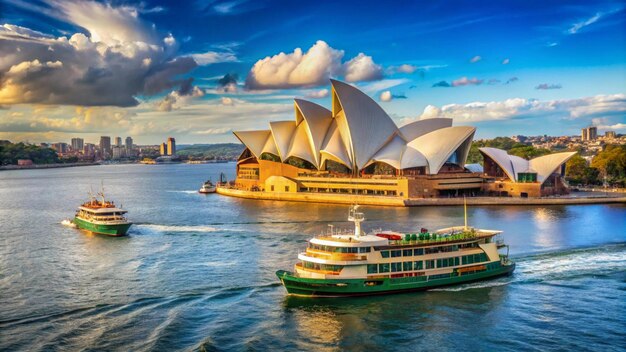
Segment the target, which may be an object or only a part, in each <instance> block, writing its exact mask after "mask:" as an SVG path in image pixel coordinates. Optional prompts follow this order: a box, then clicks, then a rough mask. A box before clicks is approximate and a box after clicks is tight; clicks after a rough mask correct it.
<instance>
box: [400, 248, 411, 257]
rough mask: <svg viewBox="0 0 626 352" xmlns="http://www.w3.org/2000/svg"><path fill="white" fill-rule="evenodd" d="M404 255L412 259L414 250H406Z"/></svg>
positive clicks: (403, 252)
mask: <svg viewBox="0 0 626 352" xmlns="http://www.w3.org/2000/svg"><path fill="white" fill-rule="evenodd" d="M402 255H403V256H405V257H410V256H412V255H413V250H412V249H405V250H403V251H402Z"/></svg>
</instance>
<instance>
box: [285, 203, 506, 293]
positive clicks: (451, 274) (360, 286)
mask: <svg viewBox="0 0 626 352" xmlns="http://www.w3.org/2000/svg"><path fill="white" fill-rule="evenodd" d="M348 220H350V221H353V222H354V224H355V226H354V233H340V232H337V233H336V232H335V231H334V230H333V228H332V227H330V231H329V233H328V234H326V235H322V236H318V237H315V238H312V239H311V240H309V241H308V246H307V248H306V250H305V251H304V252H302V253H300V254H299V255H298V259H299V262H298V263H297V264H296V265H295V267H294V270H293V271H284V270H279V271H277V272H276V275H277V276H278V278H279V279H280V280H281V282H282V283H283V285H284V286H285V288H286V289H287V292H288V293H289V294H292V295H300V296H316V297H335V296H359V295H372V294H384V293H395V292H403V291H417V290H427V289H430V288H435V287H441V286H447V285H454V284H460V283H466V282H471V281H477V280H483V279H488V278H493V277H497V276H502V275H508V274H510V273H512V272H513V270H515V264H514V263H513V262H511V261H510V260H509V258H508V246H506V245H505V244H504V243H503V242H502V240H501V239H500V238H499V237H500V236H499V235H500V234H501V233H502V231H496V230H484V229H476V228H472V227H468V226H467V225H465V226H455V227H448V228H443V229H440V230H437V231H433V232H429V231H428V230H427V229H421V230H420V231H419V232H415V233H398V232H393V231H373V232H371V233H369V234H364V233H362V231H361V222H362V221H364V220H365V218H364V215H363V213H360V212H358V206H353V207H352V208H351V209H350V213H349V217H348ZM466 222H467V221H466ZM503 248H506V253H500V251H501V250H502V249H503Z"/></svg>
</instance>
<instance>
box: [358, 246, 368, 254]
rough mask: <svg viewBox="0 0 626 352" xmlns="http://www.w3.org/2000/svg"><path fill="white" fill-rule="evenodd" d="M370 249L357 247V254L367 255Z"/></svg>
mask: <svg viewBox="0 0 626 352" xmlns="http://www.w3.org/2000/svg"><path fill="white" fill-rule="evenodd" d="M369 252H370V247H359V253H369Z"/></svg>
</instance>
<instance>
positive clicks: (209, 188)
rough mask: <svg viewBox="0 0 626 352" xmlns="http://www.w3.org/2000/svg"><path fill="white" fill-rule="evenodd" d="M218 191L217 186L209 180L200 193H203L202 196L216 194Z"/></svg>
mask: <svg viewBox="0 0 626 352" xmlns="http://www.w3.org/2000/svg"><path fill="white" fill-rule="evenodd" d="M216 189H217V187H216V186H215V184H213V182H211V179H208V180H206V181H205V182H204V183H203V184H202V187H200V190H198V193H202V194H208V193H215V191H216Z"/></svg>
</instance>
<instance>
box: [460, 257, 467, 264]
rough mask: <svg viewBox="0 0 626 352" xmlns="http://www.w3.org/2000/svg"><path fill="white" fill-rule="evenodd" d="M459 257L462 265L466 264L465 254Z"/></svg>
mask: <svg viewBox="0 0 626 352" xmlns="http://www.w3.org/2000/svg"><path fill="white" fill-rule="evenodd" d="M461 259H462V260H461V263H463V265H465V264H467V256H465V255H464V256H462V257H461Z"/></svg>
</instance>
